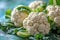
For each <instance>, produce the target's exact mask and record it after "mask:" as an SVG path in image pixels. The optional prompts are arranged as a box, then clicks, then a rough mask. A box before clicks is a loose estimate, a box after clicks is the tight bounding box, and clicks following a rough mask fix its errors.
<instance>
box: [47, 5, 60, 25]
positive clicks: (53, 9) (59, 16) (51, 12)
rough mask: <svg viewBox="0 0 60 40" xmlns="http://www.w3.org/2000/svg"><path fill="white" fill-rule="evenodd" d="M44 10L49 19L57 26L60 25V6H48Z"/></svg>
mask: <svg viewBox="0 0 60 40" xmlns="http://www.w3.org/2000/svg"><path fill="white" fill-rule="evenodd" d="M46 9H47V10H48V16H49V17H50V19H52V20H54V22H55V23H56V24H57V25H60V6H54V5H53V6H52V5H49V6H47V8H46Z"/></svg>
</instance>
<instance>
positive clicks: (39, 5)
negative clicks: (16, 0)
mask: <svg viewBox="0 0 60 40" xmlns="http://www.w3.org/2000/svg"><path fill="white" fill-rule="evenodd" d="M45 6H46V3H45V2H43V1H34V2H31V3H30V4H29V7H30V8H31V9H32V10H35V9H39V10H40V11H43V10H44V9H45Z"/></svg>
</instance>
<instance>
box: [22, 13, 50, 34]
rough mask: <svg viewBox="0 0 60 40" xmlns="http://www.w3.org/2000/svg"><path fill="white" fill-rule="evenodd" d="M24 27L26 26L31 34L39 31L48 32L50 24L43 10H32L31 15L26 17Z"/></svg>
mask: <svg viewBox="0 0 60 40" xmlns="http://www.w3.org/2000/svg"><path fill="white" fill-rule="evenodd" d="M23 27H24V28H26V29H27V31H28V33H30V34H31V35H34V34H37V33H42V34H48V33H49V30H50V24H49V23H48V20H47V18H46V16H45V14H44V13H43V12H40V13H37V12H31V13H30V15H29V16H28V17H27V18H25V19H24V21H23Z"/></svg>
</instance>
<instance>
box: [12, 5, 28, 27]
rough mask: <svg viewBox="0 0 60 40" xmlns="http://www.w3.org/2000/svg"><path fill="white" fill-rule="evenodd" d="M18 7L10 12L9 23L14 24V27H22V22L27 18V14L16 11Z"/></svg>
mask: <svg viewBox="0 0 60 40" xmlns="http://www.w3.org/2000/svg"><path fill="white" fill-rule="evenodd" d="M18 7H20V6H17V7H16V8H14V9H13V11H12V13H11V21H12V22H13V23H14V24H15V26H22V23H23V20H24V19H25V18H26V17H27V16H28V14H27V13H25V12H22V11H20V10H18V9H17V8H18Z"/></svg>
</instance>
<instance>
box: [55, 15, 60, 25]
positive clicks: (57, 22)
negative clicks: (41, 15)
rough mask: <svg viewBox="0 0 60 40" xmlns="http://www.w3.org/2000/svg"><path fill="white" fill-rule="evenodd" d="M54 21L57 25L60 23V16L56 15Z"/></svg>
mask: <svg viewBox="0 0 60 40" xmlns="http://www.w3.org/2000/svg"><path fill="white" fill-rule="evenodd" d="M54 21H55V22H56V24H57V25H60V16H58V17H55V19H54Z"/></svg>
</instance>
